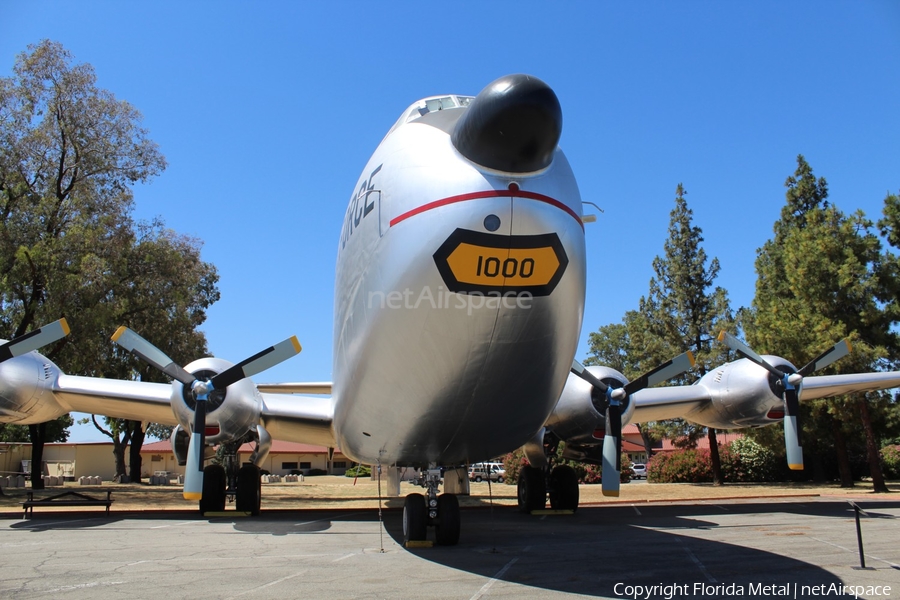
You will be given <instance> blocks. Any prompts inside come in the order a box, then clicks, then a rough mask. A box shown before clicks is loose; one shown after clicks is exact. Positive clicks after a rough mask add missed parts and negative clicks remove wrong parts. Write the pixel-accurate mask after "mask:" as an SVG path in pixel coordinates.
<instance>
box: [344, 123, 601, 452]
mask: <svg viewBox="0 0 900 600" xmlns="http://www.w3.org/2000/svg"><path fill="white" fill-rule="evenodd" d="M453 110H455V111H459V112H461V111H464V110H466V109H465V108H457V109H453ZM443 113H445V114H440V113H433V114H434V115H435V117H434V118H432V119H431V120H429V119H426V118H422V119H418V120H415V121H413V122H411V123H405V124H401V125H400V126H398V127H395V128H394V129H393V130H391V132H390V133H389V134H388V135H387V137H386V138H385V139H384V140H383V141H382V143H381V145H380V146H379V147H378V149H377V150H376V152H375V154H374V155H373V156H372V158H371V160H370V161H369V163H368V164H367V165H366V168H365V169H364V170H363V173H362V176H361V178H360V182H359V183H358V184H357V186H356V188H355V191H354V193H353V196H352V198H351V201H350V205H349V207H348V210H347V215H346V218H345V221H344V227H343V230H342V234H341V240H340V243H339V248H338V257H337V272H336V282H335V329H334V365H333V367H334V368H333V380H334V390H333V394H334V396H333V397H334V402H335V413H334V427H335V436H336V441H337V443H338V445H339V446H340V448H341V450H342V451H343V452H344V454H346V455H347V456H349V457H350V458H352V459H353V460H356V461H359V462H362V463H367V464H383V465H392V464H398V465H406V464H412V465H424V464H428V463H437V464H446V465H450V464H459V463H465V462H476V461H479V460H483V459H487V458H490V457H493V456H497V455H499V454H501V453H505V452H509V451H511V450H513V449H515V448H518V447H520V446H522V444H523V443H525V442H526V441H527V440H528V439H529V438H530V437H532V436H533V435H534V433H535V432H536V431H538V430H539V429H540V428H541V426H542V425H543V424H544V422H545V420H546V419H547V416H548V415H549V414H550V412H551V411H552V409H553V407H554V405H555V404H556V402H557V400H558V399H559V396H560V393H561V391H562V389H563V386H564V385H565V383H566V379H567V376H568V374H569V368H570V366H571V363H572V359H573V357H574V355H575V351H576V346H577V343H578V336H579V334H580V331H581V321H582V314H583V310H584V297H585V248H584V228H583V224H582V222H581V219H580V215H581V210H582V206H581V197H580V194H579V192H578V187H577V185H576V183H575V179H574V176H573V174H572V171H571V168H570V167H569V164H568V162H567V160H566V158H565V156H564V155H563V153H562V151H560V150H559V149H557V150H556V153H555V156H554V159H553V162H552V164H551V165H550V167H548V168H547V169H545V170H543V171H541V172H537V173H531V174H527V175H522V174H515V175H512V174H503V173H498V172H490V171H487V170H486V169H484V168H481V167H478V166H477V165H475V164H473V163H472V162H470V161H468V160H466V159H465V158H464V157H462V156H461V155H460V154H459V153H458V152H457V151H456V149H455V148H454V146H453V145H452V144H451V141H450V136H449V135H448V133H447V128H448V125H447V124H448V123H452V122H453V121H454V120H455V117H456V115H453V114H452V113H451V112H450V111H446V110H445V111H443ZM426 116H427V115H426ZM511 184H513V185H512V187H511ZM516 186H518V190H517V188H516ZM489 215H494V216H495V217H496V218H498V219H499V227H498V228H497V229H496V230H495V231H489V230H488V228H487V225H486V223H485V220H486V217H488V216H489ZM491 221H492V224H491V226H493V225H496V224H497V219H490V220H489V223H490V222H491ZM458 230H464V231H465V232H467V233H468V232H476V233H477V234H478V235H492V236H498V239H499V237H500V236H513V237H515V236H537V235H539V234H556V236H558V238H559V241H560V243H561V245H562V248H563V250H564V252H565V256H566V257H567V259H568V264H566V265H564V267H563V268H564V272H563V273H562V276H561V278H559V279H558V282H556V284H555V287H554V288H553V291H552V292H551V293H549V294H547V295H542V296H541V295H538V296H533V297H530V298H529V297H528V296H527V295H524V296H523V295H514V294H507V295H505V296H504V297H498V296H499V294H495V295H490V294H488V295H479V294H477V293H474V294H473V293H455V292H452V291H450V290H449V289H448V285H447V282H446V280H445V278H444V277H442V274H441V273H440V272H439V270H438V268H437V267H436V262H437V260H436V258H435V254H436V253H437V252H438V250H439V249H440V248H441V247H442V245H443V244H445V242H446V241H447V240H448V238H450V236H451V235H453V234H454V232H456V231H458ZM472 235H475V234H472ZM491 239H493V238H491ZM510 256H512V255H510ZM505 266H506V265H505V264H504V267H505ZM515 268H516V267H515V264H514V263H512V262H511V263H510V270H511V271H510V272H512V270H514V269H515ZM523 272H526V271H523ZM526 273H527V272H526ZM529 274H530V273H529Z"/></svg>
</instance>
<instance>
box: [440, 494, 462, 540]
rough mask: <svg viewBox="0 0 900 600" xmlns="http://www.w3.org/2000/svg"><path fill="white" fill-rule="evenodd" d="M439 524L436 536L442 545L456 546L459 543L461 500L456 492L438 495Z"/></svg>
mask: <svg viewBox="0 0 900 600" xmlns="http://www.w3.org/2000/svg"><path fill="white" fill-rule="evenodd" d="M437 508H438V524H437V525H436V526H435V528H434V536H435V540H436V541H437V543H438V545H440V546H455V545H456V544H458V543H459V524H460V519H459V500H458V499H457V498H456V494H441V495H440V496H438V506H437Z"/></svg>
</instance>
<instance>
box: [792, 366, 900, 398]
mask: <svg viewBox="0 0 900 600" xmlns="http://www.w3.org/2000/svg"><path fill="white" fill-rule="evenodd" d="M897 387H900V372H898V371H884V372H880V373H853V374H851V375H810V376H808V377H804V378H803V391H802V393H801V396H800V397H801V398H802V399H803V400H815V399H817V398H826V397H828V396H840V395H841V394H852V393H855V392H870V391H874V390H888V389H891V388H897Z"/></svg>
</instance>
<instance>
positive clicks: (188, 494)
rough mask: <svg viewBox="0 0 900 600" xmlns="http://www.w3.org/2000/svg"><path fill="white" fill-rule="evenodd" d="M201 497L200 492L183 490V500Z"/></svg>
mask: <svg viewBox="0 0 900 600" xmlns="http://www.w3.org/2000/svg"><path fill="white" fill-rule="evenodd" d="M201 498H203V494H202V493H200V492H184V499H185V500H200V499H201Z"/></svg>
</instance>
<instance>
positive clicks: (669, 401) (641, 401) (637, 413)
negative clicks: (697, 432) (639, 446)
mask: <svg viewBox="0 0 900 600" xmlns="http://www.w3.org/2000/svg"><path fill="white" fill-rule="evenodd" d="M631 400H632V402H634V415H632V417H631V422H632V423H646V422H647V421H660V420H663V419H678V418H690V417H689V415H690V413H691V412H693V411H694V410H696V409H698V408H701V407H702V406H704V405H706V404H707V403H709V402H710V401H711V400H712V399H711V397H710V395H709V390H707V389H706V388H705V387H704V386H702V385H682V386H672V387H655V388H646V389H643V390H640V391H637V392H635V393H633V394H632V395H631Z"/></svg>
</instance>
